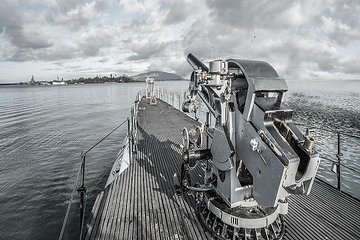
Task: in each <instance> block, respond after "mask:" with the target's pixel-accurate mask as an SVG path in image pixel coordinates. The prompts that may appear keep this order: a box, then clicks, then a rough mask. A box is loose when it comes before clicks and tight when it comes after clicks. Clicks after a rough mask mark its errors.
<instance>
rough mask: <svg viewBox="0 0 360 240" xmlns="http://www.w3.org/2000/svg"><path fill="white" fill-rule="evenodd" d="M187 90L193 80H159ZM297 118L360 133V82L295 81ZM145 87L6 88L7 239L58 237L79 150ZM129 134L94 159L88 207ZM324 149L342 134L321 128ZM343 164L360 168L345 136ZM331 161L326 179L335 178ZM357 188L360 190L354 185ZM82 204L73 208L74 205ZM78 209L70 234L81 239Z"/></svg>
mask: <svg viewBox="0 0 360 240" xmlns="http://www.w3.org/2000/svg"><path fill="white" fill-rule="evenodd" d="M156 84H157V86H158V87H163V88H167V89H170V90H173V91H175V90H185V89H186V88H187V82H162V83H156ZM289 87H290V89H291V91H290V92H289V93H288V95H287V99H288V101H289V105H290V106H291V107H292V108H294V109H295V110H296V111H297V112H296V115H295V119H296V120H297V122H301V123H309V124H310V125H311V126H318V127H320V126H321V127H323V128H324V127H325V128H331V129H336V130H339V129H340V130H343V131H346V132H348V133H354V134H357V135H360V130H359V129H360V109H359V108H360V107H359V106H360V92H359V91H360V82H359V81H346V82H331V83H329V82H313V83H311V84H309V83H307V84H303V83H301V82H289ZM143 88H144V84H137V83H134V84H102V85H81V86H75V85H73V86H56V87H55V86H54V87H51V86H44V87H41V86H39V87H2V88H0V164H1V165H0V166H1V167H0V173H1V174H0V215H1V216H2V217H1V218H0V236H1V239H57V238H58V234H59V232H60V229H61V225H62V220H63V217H64V214H65V211H66V207H67V203H68V200H69V197H70V193H71V188H72V185H73V181H74V177H75V175H76V172H77V169H78V167H79V163H80V162H79V161H80V152H81V151H82V150H84V149H86V148H88V147H90V146H91V145H92V144H93V143H95V142H96V140H97V139H99V138H101V137H102V136H104V135H105V134H107V133H108V132H110V131H111V130H112V129H113V128H114V127H115V126H116V125H117V124H119V123H120V122H121V121H123V120H124V119H126V117H127V116H128V113H129V111H130V108H131V104H132V102H133V100H134V98H135V95H136V93H137V92H138V91H139V90H142V89H143ZM125 134H126V130H125V129H120V130H119V131H117V132H116V133H115V134H114V135H113V136H111V137H110V138H109V139H108V140H106V141H105V142H104V143H103V144H100V145H99V147H98V148H96V149H95V150H94V151H93V152H92V153H91V154H89V155H88V158H87V179H86V181H87V186H88V195H89V202H88V211H89V209H90V207H91V205H92V203H93V201H94V199H95V196H96V194H97V193H98V192H99V191H100V190H101V189H102V187H103V186H104V184H105V181H106V178H107V175H108V173H109V171H110V168H111V166H112V163H113V160H114V159H115V157H116V153H117V151H118V148H119V143H120V142H121V140H122V139H123V138H124V136H125ZM316 136H317V139H318V149H320V152H321V153H322V154H324V155H326V156H328V157H329V158H334V156H335V154H336V152H335V151H336V144H335V140H336V139H335V137H336V136H335V135H334V134H331V133H328V132H323V131H317V132H316ZM343 142H344V143H343V148H344V156H343V158H344V162H345V163H348V164H350V165H351V166H352V167H354V168H356V169H360V159H359V158H360V157H359V156H360V154H359V153H360V151H359V140H354V139H350V138H344V140H343ZM329 169H330V164H328V163H325V162H324V163H323V164H322V167H321V169H320V170H321V171H320V173H319V176H320V177H322V178H326V179H329V180H330V181H332V182H333V183H335V178H334V174H332V173H331V172H329V171H328V170H329ZM343 178H344V179H343V180H344V181H343V182H344V183H343V187H344V189H346V190H348V191H352V192H353V193H354V194H355V195H357V196H360V193H359V191H360V190H359V189H358V187H357V186H358V184H359V183H360V178H359V176H356V175H355V174H354V173H353V172H351V171H350V170H346V169H344V177H343ZM354 189H355V190H354ZM76 209H77V205H73V210H76ZM76 214H77V212H76V211H72V215H71V216H70V219H69V226H70V227H68V228H67V229H66V235H65V239H78V235H77V234H78V231H77V226H78V219H77V217H76Z"/></svg>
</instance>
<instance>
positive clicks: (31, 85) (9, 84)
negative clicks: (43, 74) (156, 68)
mask: <svg viewBox="0 0 360 240" xmlns="http://www.w3.org/2000/svg"><path fill="white" fill-rule="evenodd" d="M156 81H157V82H166V81H168V82H172V81H174V82H180V81H188V79H164V80H156ZM121 83H145V81H127V82H111V81H108V82H78V83H66V84H24V83H0V87H1V86H19V87H34V86H66V85H90V84H121Z"/></svg>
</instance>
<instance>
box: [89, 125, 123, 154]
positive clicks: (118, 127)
mask: <svg viewBox="0 0 360 240" xmlns="http://www.w3.org/2000/svg"><path fill="white" fill-rule="evenodd" d="M128 120H129V119H128V118H127V119H125V120H124V121H123V122H122V123H120V125H119V126H117V127H116V128H115V129H114V130H112V131H111V132H110V133H109V134H107V135H106V136H105V137H103V138H102V139H100V141H98V142H97V143H95V144H94V145H93V146H92V147H91V148H89V149H88V150H87V151H85V152H84V153H83V156H85V155H86V154H87V153H88V152H90V151H91V150H93V149H94V148H95V147H96V146H97V145H99V144H100V143H101V142H102V141H104V140H105V139H106V138H107V137H108V136H110V135H111V134H112V133H113V132H115V131H116V130H118V129H119V127H121V126H122V125H124V123H126V122H127V121H128Z"/></svg>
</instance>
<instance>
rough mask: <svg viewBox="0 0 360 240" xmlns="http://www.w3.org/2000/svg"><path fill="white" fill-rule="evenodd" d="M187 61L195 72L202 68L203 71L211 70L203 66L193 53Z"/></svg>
mask: <svg viewBox="0 0 360 240" xmlns="http://www.w3.org/2000/svg"><path fill="white" fill-rule="evenodd" d="M187 61H188V63H189V64H190V65H191V66H192V67H193V68H194V70H197V69H199V68H201V70H203V71H206V72H208V71H209V68H208V67H207V66H205V64H203V63H202V62H201V61H200V60H199V59H197V58H196V57H195V56H194V55H193V54H192V53H189V55H188V56H187Z"/></svg>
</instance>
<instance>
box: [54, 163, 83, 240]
mask: <svg viewBox="0 0 360 240" xmlns="http://www.w3.org/2000/svg"><path fill="white" fill-rule="evenodd" d="M81 165H82V164H80V167H79V170H78V173H77V175H76V179H75V182H74V185H73V191H72V193H71V197H70V201H69V204H68V207H67V210H66V214H65V217H64V222H63V225H62V227H61V232H60V235H59V240H62V239H63V237H64V232H65V227H66V224H67V221H68V218H69V214H70V209H71V204H72V201H73V199H74V193H75V191H76V186H77V183H78V180H79V176H80V172H81Z"/></svg>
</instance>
